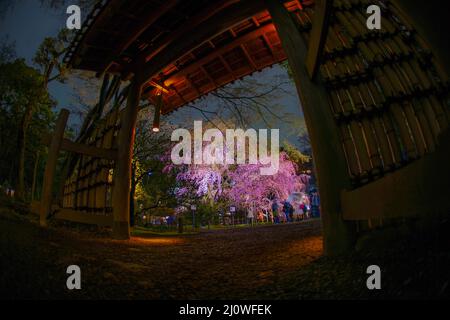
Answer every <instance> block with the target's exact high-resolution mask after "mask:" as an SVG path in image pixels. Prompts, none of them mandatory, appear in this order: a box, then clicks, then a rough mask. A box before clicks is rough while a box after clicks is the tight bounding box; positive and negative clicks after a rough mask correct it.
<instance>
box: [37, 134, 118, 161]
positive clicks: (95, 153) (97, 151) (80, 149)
mask: <svg viewBox="0 0 450 320" xmlns="http://www.w3.org/2000/svg"><path fill="white" fill-rule="evenodd" d="M52 136H53V135H52V134H48V135H46V136H44V138H43V139H42V142H43V144H45V145H50V143H51V141H52ZM60 150H61V151H68V152H73V153H77V154H82V155H85V156H91V157H95V158H101V159H107V160H116V159H117V150H115V149H105V148H99V147H94V146H89V145H87V144H83V143H78V142H73V141H71V140H69V139H63V140H62V141H61V147H60Z"/></svg>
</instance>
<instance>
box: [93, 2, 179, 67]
mask: <svg viewBox="0 0 450 320" xmlns="http://www.w3.org/2000/svg"><path fill="white" fill-rule="evenodd" d="M179 2H180V0H167V1H164V2H163V4H162V5H161V6H160V7H158V10H151V11H150V12H147V13H145V14H141V13H139V14H140V15H139V23H138V26H137V27H136V30H133V31H130V32H129V33H128V35H129V37H128V38H126V39H125V40H124V41H122V42H121V43H119V44H118V45H117V47H116V49H115V50H113V52H112V53H111V54H110V55H109V56H108V57H107V58H106V59H105V60H104V64H103V66H102V67H101V68H100V69H101V70H102V72H106V71H108V69H109V68H110V67H111V65H112V63H113V62H114V60H117V59H118V58H119V56H120V55H121V54H122V52H124V51H125V50H126V49H127V48H128V47H129V46H130V45H131V44H132V43H133V42H134V41H136V39H137V38H139V37H140V36H141V34H142V33H144V32H145V30H147V29H148V28H149V27H150V26H151V25H152V24H154V23H155V22H156V20H158V19H159V18H160V17H161V16H163V15H164V14H165V13H167V12H168V11H170V10H171V9H173V8H174V7H175V6H176V5H177V4H178V3H179ZM128 31H129V30H128Z"/></svg>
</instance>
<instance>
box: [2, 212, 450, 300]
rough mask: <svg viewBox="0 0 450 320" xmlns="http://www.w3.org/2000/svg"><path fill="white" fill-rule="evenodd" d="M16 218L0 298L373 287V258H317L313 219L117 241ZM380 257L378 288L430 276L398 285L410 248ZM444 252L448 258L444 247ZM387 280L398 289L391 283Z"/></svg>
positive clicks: (5, 230)
mask: <svg viewBox="0 0 450 320" xmlns="http://www.w3.org/2000/svg"><path fill="white" fill-rule="evenodd" d="M17 220H18V218H11V217H8V218H4V217H3V215H0V267H1V270H2V273H1V275H0V285H1V288H2V298H14V297H23V298H75V299H77V298H82V299H83V298H130V299H133V298H136V299H190V298H193V299H215V298H237V299H252V298H274V299H277V298H291V299H298V298H333V297H339V298H345V297H348V298H352V297H354V298H360V297H363V298H364V297H376V295H379V294H381V293H373V292H368V290H367V288H366V287H365V281H366V279H367V276H366V274H365V271H366V270H365V269H366V268H367V266H368V265H369V264H371V263H373V261H380V260H377V259H374V257H373V256H372V257H369V258H362V257H358V256H348V257H343V258H340V259H331V258H324V257H322V237H321V235H320V234H321V227H320V221H309V222H305V223H299V224H293V225H281V226H268V227H258V228H253V229H251V228H245V229H232V230H230V229H229V230H221V231H213V232H209V233H202V234H200V235H194V236H192V235H191V236H183V237H158V238H146V239H142V238H133V239H132V240H130V241H128V242H121V241H113V240H109V239H108V235H107V234H102V235H99V234H97V233H93V232H89V231H86V230H84V231H77V232H75V231H74V229H68V228H61V227H60V226H59V227H58V228H57V229H56V228H55V229H54V228H50V229H49V230H47V231H44V230H41V229H39V228H38V227H37V226H36V224H34V223H33V224H31V223H29V222H28V221H26V220H24V221H17ZM421 258H422V262H418V263H417V262H414V263H415V264H416V266H417V267H418V268H417V270H420V263H422V264H423V268H424V270H427V269H428V267H427V266H426V263H427V258H426V256H425V257H423V256H422V257H421ZM382 259H383V260H382V261H381V262H382V265H383V266H384V265H386V268H385V269H384V270H387V271H392V272H395V275H396V278H395V279H397V280H395V281H396V283H387V282H388V280H386V279H387V277H389V275H388V276H387V277H385V278H383V279H384V282H383V284H384V285H385V291H384V292H383V294H384V295H386V294H388V295H394V296H397V295H402V294H403V293H402V292H401V288H403V287H404V286H405V285H411V283H413V284H414V285H416V284H417V285H418V288H420V283H421V281H428V280H429V279H427V278H426V277H427V275H426V274H425V275H424V274H422V276H421V277H422V278H420V277H419V276H418V275H416V276H417V277H419V278H417V280H416V279H414V278H413V280H409V283H408V282H406V281H405V283H406V284H402V282H403V276H404V277H406V279H404V280H407V279H408V278H409V277H414V275H409V274H404V275H403V276H402V272H411V271H408V270H409V269H411V268H409V267H408V266H409V265H410V263H411V259H416V258H415V257H414V256H411V255H409V256H408V257H407V258H405V259H409V260H407V261H406V260H402V256H401V254H400V255H399V254H398V253H393V254H392V255H388V256H385V257H384V258H382ZM445 259H447V263H448V259H449V256H448V254H447V256H446V258H445ZM430 261H431V262H435V258H433V257H430ZM402 262H403V263H402ZM71 264H77V265H79V266H80V267H81V272H82V290H80V291H76V292H75V291H74V292H69V291H68V290H66V289H65V284H66V279H67V278H66V277H67V275H66V273H65V272H66V268H67V266H69V265H71ZM444 265H445V264H444ZM447 265H448V264H447ZM393 268H396V269H395V270H394V269H393ZM429 271H430V274H431V271H433V272H432V273H433V274H436V271H437V272H438V273H439V272H442V276H443V277H446V278H445V279H447V280H448V275H449V274H448V271H445V270H441V271H439V270H436V268H434V269H433V270H429ZM399 273H400V276H399ZM399 282H400V284H399ZM428 283H429V281H428ZM444 283H445V281H444V282H440V285H441V286H442V284H444ZM390 285H392V288H396V289H395V290H393V291H389V290H390V289H389V287H390ZM398 288H400V289H398ZM399 290H400V291H399ZM445 290H448V288H447V289H445V288H444V291H445ZM409 292H411V294H412V295H414V292H415V291H414V289H413V290H412V291H411V290H409Z"/></svg>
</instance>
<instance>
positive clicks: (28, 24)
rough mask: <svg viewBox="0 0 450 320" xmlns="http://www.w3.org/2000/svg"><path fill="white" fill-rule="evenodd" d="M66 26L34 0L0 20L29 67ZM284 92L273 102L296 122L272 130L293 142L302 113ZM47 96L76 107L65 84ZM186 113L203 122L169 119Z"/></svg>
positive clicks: (1, 30) (276, 71) (278, 72)
mask: <svg viewBox="0 0 450 320" xmlns="http://www.w3.org/2000/svg"><path fill="white" fill-rule="evenodd" d="M0 1H3V0H0ZM82 14H83V15H86V14H87V13H84V12H83V13H82ZM65 24H66V14H65V10H63V9H61V11H60V12H58V11H52V10H49V9H47V8H42V7H41V5H40V3H39V1H37V0H21V1H15V4H14V6H13V7H12V9H11V10H9V11H8V12H7V14H6V15H5V16H4V17H1V19H0V38H3V37H4V36H5V35H7V36H9V38H10V40H13V41H15V43H16V51H17V55H18V56H19V57H23V58H25V59H26V60H27V62H28V63H30V64H31V63H32V62H31V59H32V57H33V55H34V53H35V51H36V49H37V48H38V47H39V45H40V43H41V42H42V40H43V39H44V38H45V37H48V36H54V35H56V34H57V32H58V30H59V29H61V28H62V27H65ZM283 75H285V71H284V70H283V69H282V68H280V67H279V66H274V67H273V68H270V69H266V70H264V71H263V72H261V73H257V74H256V75H255V76H256V77H258V79H259V80H260V81H267V82H270V81H272V80H273V77H276V76H283ZM287 89H288V91H290V92H292V95H284V96H283V97H280V99H279V100H278V101H277V102H275V103H277V104H282V105H283V106H284V110H283V111H282V112H284V113H289V114H290V115H291V116H290V117H289V118H291V119H292V118H294V119H297V120H296V121H295V125H287V124H286V123H283V122H279V123H275V128H276V127H278V128H280V134H281V139H282V140H283V139H288V140H290V141H291V142H293V143H295V142H296V139H295V137H296V133H297V132H298V130H297V128H298V127H299V126H300V125H301V124H302V123H303V121H302V114H301V111H300V108H299V101H298V97H297V95H296V93H295V87H294V86H293V85H292V86H289V87H288V88H287ZM50 93H51V94H52V96H53V97H54V98H55V99H56V100H57V101H58V108H61V107H69V108H70V107H72V106H74V104H76V102H75V101H74V100H73V98H72V89H71V88H70V86H68V85H62V84H58V83H53V84H51V86H50ZM188 113H189V118H194V119H199V120H201V119H202V116H201V114H200V113H199V112H196V111H193V110H192V109H185V110H181V111H180V112H176V113H175V114H174V115H173V116H172V117H174V119H173V120H175V121H176V122H178V121H177V119H176V118H179V119H185V118H186V116H187V114H188ZM292 116H293V117H292ZM74 118H75V117H72V124H76V121H77V120H76V119H74ZM254 127H255V128H259V127H263V126H262V124H261V123H255V124H254Z"/></svg>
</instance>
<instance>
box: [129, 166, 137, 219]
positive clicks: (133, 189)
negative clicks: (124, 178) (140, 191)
mask: <svg viewBox="0 0 450 320" xmlns="http://www.w3.org/2000/svg"><path fill="white" fill-rule="evenodd" d="M136 185H137V181H136V166H134V165H132V167H131V188H130V227H134V224H135V219H134V218H135V217H134V215H135V212H134V195H135V193H136Z"/></svg>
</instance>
